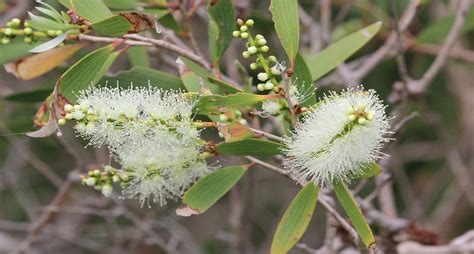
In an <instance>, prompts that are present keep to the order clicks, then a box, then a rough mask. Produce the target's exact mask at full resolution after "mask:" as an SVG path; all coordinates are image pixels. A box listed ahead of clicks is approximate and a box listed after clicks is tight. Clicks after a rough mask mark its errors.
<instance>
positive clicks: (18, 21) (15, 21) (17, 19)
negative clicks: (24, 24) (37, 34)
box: [10, 18, 21, 27]
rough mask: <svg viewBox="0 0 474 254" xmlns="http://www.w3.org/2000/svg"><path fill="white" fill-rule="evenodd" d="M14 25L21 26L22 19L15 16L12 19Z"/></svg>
mask: <svg viewBox="0 0 474 254" xmlns="http://www.w3.org/2000/svg"><path fill="white" fill-rule="evenodd" d="M10 24H11V26H12V27H19V26H20V24H21V20H20V19H19V18H14V19H12V20H11V21H10Z"/></svg>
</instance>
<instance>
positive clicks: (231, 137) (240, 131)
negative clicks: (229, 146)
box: [217, 123, 254, 142]
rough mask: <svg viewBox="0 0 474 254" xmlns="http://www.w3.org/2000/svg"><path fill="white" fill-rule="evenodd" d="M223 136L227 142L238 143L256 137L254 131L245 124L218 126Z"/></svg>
mask: <svg viewBox="0 0 474 254" xmlns="http://www.w3.org/2000/svg"><path fill="white" fill-rule="evenodd" d="M217 129H218V130H219V132H220V133H222V135H224V139H225V141H226V142H232V141H238V140H243V139H247V138H251V137H253V136H254V133H253V131H252V130H250V129H249V128H248V127H247V126H245V125H243V124H239V123H236V124H221V125H218V126H217Z"/></svg>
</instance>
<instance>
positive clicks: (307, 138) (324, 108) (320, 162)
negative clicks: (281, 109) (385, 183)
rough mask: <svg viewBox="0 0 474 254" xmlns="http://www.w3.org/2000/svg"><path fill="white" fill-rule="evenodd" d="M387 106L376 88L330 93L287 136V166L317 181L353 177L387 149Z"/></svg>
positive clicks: (331, 180)
mask: <svg viewBox="0 0 474 254" xmlns="http://www.w3.org/2000/svg"><path fill="white" fill-rule="evenodd" d="M385 107H386V106H384V105H383V104H382V101H380V100H379V98H378V96H377V95H376V93H375V91H374V90H369V91H357V90H354V89H349V90H347V91H345V92H343V93H341V94H336V93H330V94H329V95H328V96H326V97H325V98H324V100H322V101H321V103H320V104H319V105H318V107H317V108H316V109H315V110H314V111H313V112H311V113H309V114H307V115H306V116H305V118H304V119H303V122H302V123H301V124H300V125H299V126H297V127H296V129H295V131H294V135H293V136H292V137H288V138H287V139H286V142H285V143H286V145H287V149H286V150H285V151H284V152H285V153H286V155H287V159H286V161H285V163H284V165H285V167H286V168H287V169H288V170H290V171H292V172H294V173H295V175H296V176H297V177H298V179H299V181H301V182H303V181H312V182H314V183H315V184H317V185H325V184H331V183H332V182H334V181H343V182H346V181H349V180H350V179H351V178H352V177H354V176H357V175H360V174H361V173H362V169H363V167H364V166H365V165H367V164H368V163H371V162H373V161H375V160H377V159H379V158H381V157H382V156H383V155H384V154H383V153H382V152H381V151H380V150H381V148H382V147H383V145H384V143H386V142H388V140H389V139H388V138H386V137H385V136H386V134H388V133H389V128H390V126H389V124H388V119H387V117H386V115H385Z"/></svg>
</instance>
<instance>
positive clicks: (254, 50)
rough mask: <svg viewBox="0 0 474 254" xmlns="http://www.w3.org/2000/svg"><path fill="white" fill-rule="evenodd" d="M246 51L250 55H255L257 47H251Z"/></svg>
mask: <svg viewBox="0 0 474 254" xmlns="http://www.w3.org/2000/svg"><path fill="white" fill-rule="evenodd" d="M247 50H248V51H249V53H250V54H255V53H257V47H255V46H251V47H249V48H248V49H247Z"/></svg>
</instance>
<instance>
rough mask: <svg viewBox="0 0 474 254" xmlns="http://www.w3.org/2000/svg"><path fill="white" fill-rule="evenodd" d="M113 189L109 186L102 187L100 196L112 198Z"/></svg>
mask: <svg viewBox="0 0 474 254" xmlns="http://www.w3.org/2000/svg"><path fill="white" fill-rule="evenodd" d="M112 191H113V188H112V186H110V185H109V184H106V185H104V186H102V194H103V195H104V196H106V197H110V196H112Z"/></svg>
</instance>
